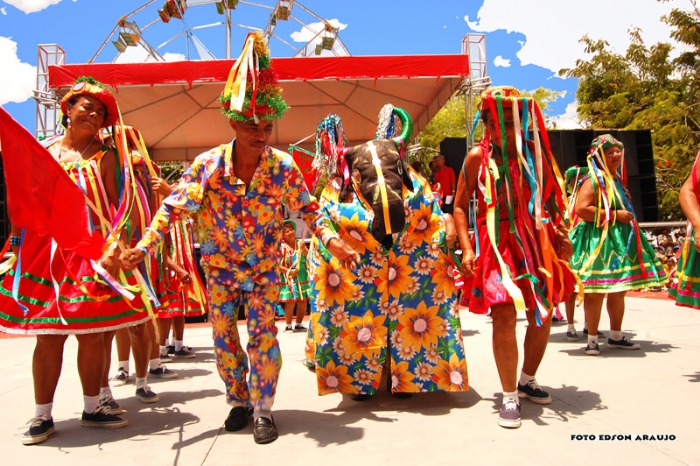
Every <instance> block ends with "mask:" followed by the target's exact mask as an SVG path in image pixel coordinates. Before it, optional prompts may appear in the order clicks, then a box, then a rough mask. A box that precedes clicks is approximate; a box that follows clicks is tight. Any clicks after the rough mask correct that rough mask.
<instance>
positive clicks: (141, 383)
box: [136, 377, 148, 390]
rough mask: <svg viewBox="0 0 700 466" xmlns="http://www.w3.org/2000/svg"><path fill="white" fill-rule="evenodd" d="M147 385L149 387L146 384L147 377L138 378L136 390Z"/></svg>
mask: <svg viewBox="0 0 700 466" xmlns="http://www.w3.org/2000/svg"><path fill="white" fill-rule="evenodd" d="M146 385H148V384H147V383H146V377H143V378H141V377H136V390H138V389H139V388H144V387H145V386H146Z"/></svg>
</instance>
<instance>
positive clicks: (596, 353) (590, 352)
mask: <svg viewBox="0 0 700 466" xmlns="http://www.w3.org/2000/svg"><path fill="white" fill-rule="evenodd" d="M586 354H587V355H589V356H598V355H599V354H600V350H586Z"/></svg>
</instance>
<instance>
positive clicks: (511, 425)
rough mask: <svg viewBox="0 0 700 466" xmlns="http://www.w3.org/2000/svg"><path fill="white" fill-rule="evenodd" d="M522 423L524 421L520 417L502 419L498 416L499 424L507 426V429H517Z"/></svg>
mask: <svg viewBox="0 0 700 466" xmlns="http://www.w3.org/2000/svg"><path fill="white" fill-rule="evenodd" d="M522 424H523V423H522V421H521V420H520V419H517V420H512V419H501V418H500V417H499V418H498V425H499V426H501V427H505V428H506V429H517V428H518V427H520V426H521V425H522Z"/></svg>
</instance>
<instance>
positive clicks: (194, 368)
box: [0, 298, 700, 466]
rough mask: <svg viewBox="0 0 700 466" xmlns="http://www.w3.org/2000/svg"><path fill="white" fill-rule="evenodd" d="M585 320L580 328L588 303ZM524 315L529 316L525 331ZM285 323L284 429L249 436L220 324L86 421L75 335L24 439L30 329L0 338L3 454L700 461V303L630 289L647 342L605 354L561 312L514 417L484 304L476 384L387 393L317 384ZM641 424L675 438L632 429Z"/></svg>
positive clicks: (59, 461)
mask: <svg viewBox="0 0 700 466" xmlns="http://www.w3.org/2000/svg"><path fill="white" fill-rule="evenodd" d="M577 321H578V322H577V329H578V331H579V334H582V332H581V330H582V327H583V324H582V321H583V310H582V309H581V308H578V309H577ZM525 325H526V322H525V319H524V316H522V318H521V319H519V322H518V337H519V339H520V340H522V338H523V336H524V328H525ZM278 327H280V333H279V340H280V344H281V348H282V354H283V356H284V367H283V369H282V375H281V380H280V383H279V387H278V394H277V397H276V402H275V410H274V417H275V420H276V422H277V425H278V428H279V431H280V438H279V439H278V440H277V441H276V442H275V443H272V444H270V445H256V444H255V443H254V442H253V438H252V425H249V426H248V428H246V429H245V430H243V431H241V432H235V433H229V432H225V431H224V430H223V421H224V419H225V418H226V416H227V414H228V411H229V408H228V406H227V405H226V404H225V401H224V395H223V383H222V382H221V380H220V379H219V376H218V374H217V373H216V367H215V365H214V361H213V352H212V348H211V330H210V329H209V328H208V327H206V326H195V327H193V326H188V328H187V330H186V333H185V340H186V344H188V345H189V346H192V347H194V348H195V349H196V351H197V358H196V359H192V360H175V362H174V363H173V364H169V365H168V366H169V367H170V368H171V369H174V370H176V371H177V372H178V373H179V375H180V377H179V378H178V379H174V380H168V381H158V380H150V381H149V383H150V385H151V387H152V388H153V390H154V391H156V392H157V393H158V394H159V395H160V398H161V400H160V402H158V403H156V404H154V405H145V404H142V403H141V402H140V401H138V400H137V399H136V398H135V397H134V390H135V387H134V385H133V381H132V383H131V384H128V385H126V386H123V387H115V388H114V389H113V392H114V395H115V397H116V398H117V399H118V400H119V401H120V403H121V404H122V406H123V407H124V408H126V409H127V413H126V414H125V415H124V416H125V417H126V418H127V419H128V420H129V423H130V425H129V426H128V427H126V428H123V429H117V430H107V429H105V430H102V429H93V428H84V427H80V424H79V417H80V413H81V411H82V406H83V403H82V395H81V389H80V382H79V379H78V374H77V371H76V362H75V354H76V348H77V344H76V341H75V339H74V338H69V340H68V343H67V346H66V351H65V358H64V359H65V360H64V366H63V374H62V377H61V380H60V382H59V386H58V391H57V394H56V399H55V402H54V411H53V416H54V421H55V425H56V433H55V434H54V435H52V436H51V437H50V438H49V440H48V441H47V442H45V443H43V444H40V445H36V446H23V445H22V444H21V435H22V433H23V432H24V431H25V430H26V429H27V426H25V425H24V422H26V421H27V420H28V419H29V418H30V417H32V415H33V412H34V401H33V391H32V378H31V355H32V351H33V347H34V338H31V337H29V338H8V339H0V351H1V353H0V354H2V357H0V406H2V407H3V410H2V412H3V421H2V422H1V423H0V452H1V453H0V454H1V455H2V459H0V464H3V465H18V464H45V465H51V466H63V465H70V466H78V465H88V464H89V465H95V466H111V465H130V466H131V465H142V464H143V465H152V466H161V465H163V466H166V465H170V466H176V465H185V466H190V465H206V466H210V465H211V466H218V465H236V466H239V465H262V464H280V465H286V464H305V465H307V464H308V465H315V464H325V463H332V464H333V465H334V466H340V465H350V464H358V463H371V464H404V465H413V464H426V463H427V464H431V465H442V464H494V465H497V464H506V463H509V464H525V463H527V464H541V465H547V464H584V463H589V464H590V463H597V464H618V463H621V462H624V463H625V464H628V465H634V466H641V465H647V464H649V465H651V464H655V465H696V464H700V448H698V444H699V441H700V429H698V427H697V426H695V416H698V417H699V418H700V396H699V395H700V383H699V382H700V311H694V310H690V309H685V308H680V307H676V306H675V305H674V304H673V302H671V301H670V300H669V301H665V300H656V299H642V298H628V299H627V314H626V316H625V323H624V328H623V331H624V332H625V334H626V335H628V336H631V337H632V339H633V340H634V341H636V342H638V343H640V344H641V346H642V349H641V350H640V351H623V350H614V349H608V348H607V347H605V345H601V354H600V356H597V357H593V356H586V355H585V354H584V352H583V348H584V346H585V340H584V339H582V340H581V341H580V342H578V343H577V342H573V343H572V342H568V341H567V340H566V325H556V324H555V326H554V327H553V329H552V336H551V338H550V345H549V348H548V352H547V355H546V356H545V359H544V362H543V364H542V366H541V368H540V371H539V372H538V374H537V378H538V381H539V382H540V383H541V385H542V386H543V387H544V388H545V389H546V390H548V391H549V392H550V394H551V395H552V398H553V403H552V404H551V405H548V406H538V405H535V404H532V403H530V402H529V401H528V400H522V416H523V425H522V427H521V428H520V429H516V430H507V429H503V428H501V427H499V426H498V425H497V423H496V418H497V411H498V408H499V405H500V399H501V397H500V385H499V381H498V376H497V373H496V367H495V363H494V361H493V356H492V352H491V328H490V323H489V322H488V319H487V318H485V317H484V316H475V315H472V314H469V313H468V312H466V311H465V312H463V313H462V328H463V332H464V343H465V347H466V352H467V364H468V367H469V379H470V386H471V388H470V391H469V392H467V393H464V394H422V395H415V396H414V397H413V398H411V399H408V400H398V399H394V398H393V397H391V396H389V395H388V394H386V393H381V394H379V395H377V396H375V397H373V399H371V400H370V401H368V402H365V403H356V402H353V401H351V400H350V399H349V398H348V397H343V396H341V395H329V396H324V397H319V396H318V395H316V383H315V377H314V376H313V375H312V374H311V373H310V372H309V371H308V370H307V369H306V368H305V367H304V366H303V365H302V364H301V363H300V360H301V359H302V358H303V349H304V335H303V334H300V333H284V332H282V329H283V324H282V323H278ZM607 328H608V320H607V316H605V315H604V316H603V318H602V321H601V329H602V330H603V331H604V332H606V333H607ZM239 329H240V330H242V332H243V333H244V332H245V328H244V327H239ZM244 338H245V337H244ZM115 354H116V353H115ZM132 368H133V363H132ZM601 435H603V436H605V435H610V436H617V435H622V436H624V435H631V436H632V440H615V441H610V440H599V436H601ZM637 435H640V436H643V435H647V436H652V435H653V436H657V435H661V436H675V440H665V441H664V440H649V439H648V440H646V441H644V440H636V437H637ZM572 436H574V438H576V436H581V437H579V438H585V437H583V436H595V440H572ZM623 438H624V437H623Z"/></svg>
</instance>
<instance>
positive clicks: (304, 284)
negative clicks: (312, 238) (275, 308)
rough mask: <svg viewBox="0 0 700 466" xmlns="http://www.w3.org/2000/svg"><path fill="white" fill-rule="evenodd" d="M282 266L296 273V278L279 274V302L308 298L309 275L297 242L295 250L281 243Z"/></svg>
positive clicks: (304, 255)
mask: <svg viewBox="0 0 700 466" xmlns="http://www.w3.org/2000/svg"><path fill="white" fill-rule="evenodd" d="M282 265H283V266H285V267H287V268H288V269H295V270H296V271H297V276H296V277H289V276H287V275H285V274H280V279H281V283H280V285H281V287H280V302H287V301H299V300H303V299H306V298H308V297H309V287H310V284H309V273H308V271H307V270H306V254H305V253H304V252H302V247H301V244H300V243H299V242H298V241H297V245H296V249H292V248H290V247H289V246H287V244H286V243H282Z"/></svg>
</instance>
